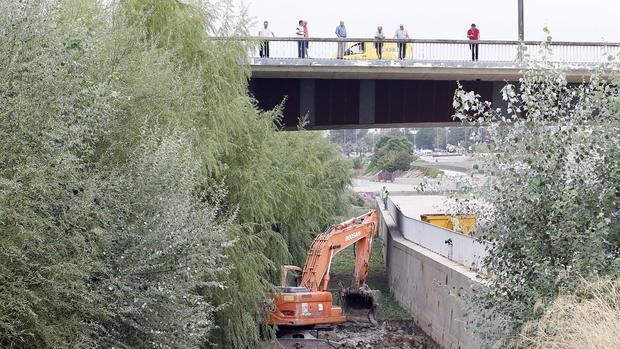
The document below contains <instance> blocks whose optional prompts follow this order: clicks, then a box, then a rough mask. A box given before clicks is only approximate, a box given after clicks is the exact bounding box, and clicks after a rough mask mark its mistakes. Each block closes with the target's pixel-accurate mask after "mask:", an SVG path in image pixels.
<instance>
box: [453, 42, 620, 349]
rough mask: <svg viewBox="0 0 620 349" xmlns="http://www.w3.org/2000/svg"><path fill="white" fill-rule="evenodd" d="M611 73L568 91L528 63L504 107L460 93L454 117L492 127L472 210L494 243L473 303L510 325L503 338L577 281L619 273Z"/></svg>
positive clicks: (618, 158)
mask: <svg viewBox="0 0 620 349" xmlns="http://www.w3.org/2000/svg"><path fill="white" fill-rule="evenodd" d="M546 49H547V48H546V47H543V50H546ZM608 68H612V69H617V67H616V68H614V67H613V66H612V67H605V66H603V67H601V69H602V71H605V69H608ZM610 76H612V77H615V80H606V79H603V78H602V77H601V76H600V75H597V74H594V75H593V76H592V80H591V81H590V82H589V83H584V84H580V85H573V84H569V83H568V82H567V80H566V75H565V73H564V72H563V71H562V69H561V68H560V67H557V66H555V65H553V64H550V63H545V62H543V63H540V64H537V63H531V65H530V68H529V69H528V70H526V71H525V72H524V76H523V78H521V79H520V81H519V84H518V85H512V84H508V85H507V86H506V87H505V88H504V89H503V90H502V94H503V97H504V99H505V100H506V102H507V109H504V110H502V109H495V108H494V106H492V105H491V103H490V102H486V101H480V100H479V96H478V95H476V94H475V93H474V92H466V91H463V90H462V89H459V90H457V91H456V95H455V101H454V106H455V108H456V110H457V117H459V118H462V119H466V120H469V121H470V122H471V123H473V124H474V125H482V124H484V125H488V128H487V131H488V135H487V136H488V138H489V140H490V141H491V146H489V147H488V150H490V151H491V152H490V153H485V154H482V155H481V162H480V163H481V169H482V170H483V171H484V172H485V173H487V174H488V175H489V180H488V181H487V182H486V183H484V186H483V187H481V188H478V191H477V193H478V195H479V196H480V197H481V199H482V200H479V201H480V202H483V203H484V205H480V206H478V212H476V213H478V216H479V218H480V219H479V222H480V224H479V227H478V228H479V229H478V232H479V233H481V234H482V235H483V236H484V238H486V239H488V240H491V241H492V242H493V244H494V249H493V250H491V251H490V254H489V257H488V259H487V260H486V262H485V265H486V268H487V269H488V271H489V272H490V274H491V275H492V278H491V279H490V280H489V283H488V287H487V288H486V290H485V291H481V292H480V293H479V297H478V299H477V302H478V304H479V306H480V307H482V308H484V309H492V310H493V314H492V315H491V316H490V318H489V319H488V320H489V322H490V323H496V324H499V323H501V322H500V321H497V322H495V319H502V318H503V319H507V322H506V324H507V326H506V327H505V328H503V329H502V332H501V333H502V334H501V335H500V336H499V337H502V336H504V337H506V338H512V337H513V336H515V335H516V333H518V331H519V330H520V328H521V327H522V326H523V324H525V323H526V322H528V321H531V320H534V319H537V318H538V317H540V315H541V314H542V313H543V311H544V309H545V307H546V306H547V305H549V304H551V303H552V302H553V301H554V300H555V299H556V297H557V296H558V295H559V294H566V293H570V292H571V291H572V290H573V289H574V288H575V287H577V286H578V283H579V280H580V279H581V278H582V277H585V278H587V279H590V278H596V277H601V276H606V275H617V274H618V273H619V272H620V270H619V269H618V266H620V262H619V253H620V250H619V249H618V246H619V244H620V225H618V222H617V220H616V219H615V218H614V216H613V213H614V212H615V211H616V210H617V208H618V202H619V197H618V195H619V194H618V193H620V154H619V153H618V147H619V145H620V132H619V131H620V128H619V127H620V104H619V103H618V100H620V92H619V86H618V80H617V74H616V75H614V73H613V70H612V73H611V75H610ZM506 124H508V126H505V125H506ZM479 140H481V139H479ZM470 204H472V205H473V206H476V203H475V202H473V203H470ZM496 339H498V338H496Z"/></svg>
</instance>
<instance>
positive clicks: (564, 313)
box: [521, 279, 620, 349]
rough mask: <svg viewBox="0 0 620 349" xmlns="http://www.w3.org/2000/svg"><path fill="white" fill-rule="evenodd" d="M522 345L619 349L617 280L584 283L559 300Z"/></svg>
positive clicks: (619, 291) (530, 328) (533, 325)
mask: <svg viewBox="0 0 620 349" xmlns="http://www.w3.org/2000/svg"><path fill="white" fill-rule="evenodd" d="M521 341H522V343H523V345H524V346H525V347H529V348H535V349H543V348H544V349H556V348H557V349H586V348H620V279H614V280H612V279H603V280H599V281H596V282H585V281H584V283H583V284H582V286H581V287H580V288H579V289H577V291H576V292H575V293H573V294H568V295H562V296H560V297H558V298H557V299H556V300H555V301H554V302H553V303H552V304H551V306H549V308H548V309H547V311H546V312H545V314H544V315H543V316H542V317H541V318H540V319H539V320H538V321H533V322H530V323H528V324H527V325H526V326H525V327H524V329H523V331H522V338H521Z"/></svg>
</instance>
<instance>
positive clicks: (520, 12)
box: [518, 0, 525, 41]
mask: <svg viewBox="0 0 620 349" xmlns="http://www.w3.org/2000/svg"><path fill="white" fill-rule="evenodd" d="M518 12H519V41H523V40H525V35H524V34H523V0H519V7H518Z"/></svg>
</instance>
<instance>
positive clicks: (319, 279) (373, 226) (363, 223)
mask: <svg viewBox="0 0 620 349" xmlns="http://www.w3.org/2000/svg"><path fill="white" fill-rule="evenodd" d="M377 227H378V217H377V213H376V211H375V210H372V211H369V212H368V213H366V214H364V215H361V216H359V217H357V218H352V219H350V220H348V221H346V222H343V223H340V224H338V225H336V226H334V227H331V228H330V229H328V230H327V231H325V232H324V233H322V234H320V235H318V236H317V237H316V238H315V239H314V242H313V243H312V246H311V247H310V251H309V252H308V257H307V259H306V264H305V266H304V268H303V271H302V278H301V284H300V286H303V287H306V288H307V289H308V290H310V291H311V292H313V291H324V290H326V289H327V285H328V283H329V269H330V266H331V262H332V258H333V257H334V256H335V255H336V254H338V252H340V251H342V250H344V249H345V248H347V247H349V246H351V245H353V244H356V243H357V245H356V247H355V268H354V271H353V286H355V287H359V286H361V285H363V284H364V282H365V280H366V275H367V274H368V262H369V260H370V252H371V249H372V239H373V237H374V236H375V234H376V233H377Z"/></svg>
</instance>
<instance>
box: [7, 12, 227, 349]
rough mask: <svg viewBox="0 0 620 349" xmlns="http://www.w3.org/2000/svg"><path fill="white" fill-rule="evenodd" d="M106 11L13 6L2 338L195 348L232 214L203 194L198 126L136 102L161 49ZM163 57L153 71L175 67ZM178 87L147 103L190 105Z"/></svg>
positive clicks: (35, 343)
mask: <svg viewBox="0 0 620 349" xmlns="http://www.w3.org/2000/svg"><path fill="white" fill-rule="evenodd" d="M76 4H78V5H79V4H81V5H84V6H78V7H72V6H69V5H76ZM93 11H94V12H93ZM98 15H102V12H101V10H100V9H99V8H97V7H96V6H92V4H89V3H88V2H86V1H84V2H77V1H71V2H68V3H67V4H66V5H65V3H64V2H59V3H50V2H46V1H31V2H27V3H10V4H9V3H6V2H2V3H0V28H1V30H2V32H3V35H2V38H0V54H1V55H2V61H1V64H0V74H1V76H0V80H1V81H2V82H1V85H0V101H1V103H0V105H1V108H0V164H2V166H1V167H0V217H1V219H0V231H1V235H0V246H1V248H0V291H1V292H0V303H1V304H2V307H0V344H1V345H2V347H18V348H19V347H94V346H97V345H101V346H110V345H115V346H117V347H129V346H149V347H152V346H160V347H175V348H176V347H195V346H197V345H198V344H199V343H201V342H202V341H203V340H204V338H205V336H206V334H207V333H208V331H209V330H210V329H211V328H212V320H211V314H212V312H213V311H214V310H215V307H214V306H213V305H211V304H209V303H208V302H206V301H205V299H204V297H202V296H200V293H202V292H204V291H203V290H207V289H209V288H212V287H218V286H221V283H220V282H208V283H206V282H204V280H205V278H206V277H208V276H211V277H215V276H216V274H218V273H219V272H220V271H222V266H221V260H222V257H223V255H222V248H223V246H222V245H223V243H224V242H225V241H226V240H225V229H226V227H227V226H228V225H229V222H218V221H219V219H218V218H217V217H216V215H217V214H218V208H217V207H218V204H217V202H214V201H213V200H212V203H211V204H207V203H206V202H205V201H204V200H203V199H202V195H203V194H202V193H201V192H200V191H197V188H199V184H200V183H201V182H202V181H201V180H200V177H199V174H200V169H201V162H200V161H198V158H197V156H196V153H195V151H194V147H193V146H192V144H191V142H190V141H188V140H187V139H188V138H190V137H188V133H187V131H185V130H184V129H183V128H178V127H174V126H173V125H172V123H169V127H166V128H163V127H160V126H158V124H159V121H158V119H157V117H155V116H154V114H155V113H154V112H159V111H158V110H149V109H138V108H134V109H133V110H131V113H129V111H128V108H125V107H126V106H127V104H126V101H127V100H129V99H131V98H135V95H132V94H129V93H127V92H129V91H130V88H128V87H129V86H128V85H129V84H128V83H127V81H137V80H138V79H140V78H141V77H143V76H144V75H143V74H142V73H143V72H144V71H145V70H146V69H143V67H144V65H145V64H147V63H151V62H153V61H154V60H152V59H151V60H149V61H146V62H145V60H142V59H140V57H143V58H146V57H147V56H144V55H142V54H141V52H144V51H148V50H149V47H148V45H140V44H139V41H137V40H138V39H139V38H140V36H136V33H135V32H131V31H127V30H121V28H118V27H107V26H102V27H97V26H96V25H101V24H102V22H98V21H96V17H97V16H98ZM82 16H84V17H82ZM82 18H84V20H79V19H82ZM91 20H92V21H91ZM119 20H122V19H120V18H119ZM63 21H66V22H63ZM59 23H60V24H62V25H59ZM91 25H93V27H91ZM117 25H119V26H122V21H121V23H117ZM121 32H122V33H121ZM121 34H122V35H121ZM120 37H122V38H123V39H125V40H126V39H133V43H131V45H130V43H129V42H123V40H119V41H118V42H116V41H115V40H116V39H119V38H120ZM96 44H97V45H96ZM99 44H101V46H99ZM109 47H121V48H122V50H123V56H117V55H115V53H116V52H115V51H113V50H112V51H106V49H107V48H109ZM126 57H132V60H131V61H130V60H124V58H126ZM164 62H165V63H164ZM159 63H160V64H159V65H157V64H155V65H150V66H149V68H148V72H149V74H150V75H153V76H154V75H157V74H158V73H162V74H165V73H167V72H168V71H169V70H170V69H172V70H174V63H173V62H172V61H167V60H166V59H165V56H164V57H162V56H161V55H160V57H159ZM164 65H165V66H166V67H165V69H162V67H163V66H164ZM116 67H122V68H124V74H123V75H122V79H125V82H123V83H120V82H119V80H120V79H121V78H119V77H118V74H119V73H118V71H115V69H114V68H116ZM107 74H109V75H107ZM146 75H147V76H148V74H146ZM142 83H144V81H141V82H140V84H142ZM121 86H124V87H126V89H125V90H124V91H123V90H122V89H117V88H118V87H121ZM168 91H169V92H167V91H159V94H158V95H157V98H154V97H155V96H153V95H151V96H144V95H143V98H145V99H147V101H144V103H145V105H147V104H148V102H149V101H150V103H151V105H152V106H157V105H158V103H159V102H158V98H162V99H164V100H167V101H168V102H169V103H170V104H171V105H175V104H177V103H179V99H178V95H176V92H175V91H174V90H168ZM147 118H150V121H151V122H150V123H145V122H141V121H140V120H146V119H147ZM135 119H137V121H136V120H135ZM128 120H131V121H132V122H128ZM128 140H131V142H127V141H128ZM214 197H217V196H214Z"/></svg>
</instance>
